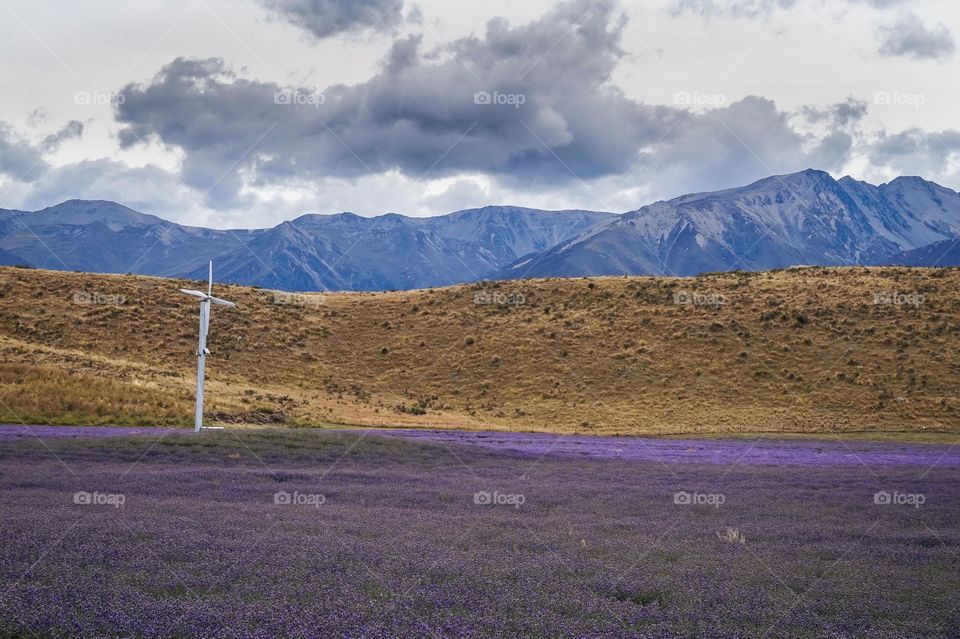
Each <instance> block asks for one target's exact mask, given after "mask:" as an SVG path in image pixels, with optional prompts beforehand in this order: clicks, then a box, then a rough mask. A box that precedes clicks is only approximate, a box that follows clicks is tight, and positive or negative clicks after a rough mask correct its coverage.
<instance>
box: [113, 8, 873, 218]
mask: <svg viewBox="0 0 960 639" xmlns="http://www.w3.org/2000/svg"><path fill="white" fill-rule="evenodd" d="M623 26H624V22H623V19H622V18H621V17H620V16H619V15H618V14H617V13H616V12H615V11H614V10H612V9H610V8H609V7H608V6H607V5H606V4H605V3H592V2H589V1H587V0H577V1H575V2H568V3H564V4H561V5H559V6H558V7H556V8H555V9H554V10H552V11H551V12H550V13H548V14H546V15H545V16H544V17H542V18H541V19H539V20H537V21H535V22H532V23H530V24H528V25H524V26H517V27H511V26H510V25H509V24H508V23H507V21H506V20H503V19H495V20H492V21H491V22H490V23H489V24H488V26H487V31H486V33H485V34H484V36H483V37H482V38H481V37H468V38H464V39H461V40H457V41H455V42H452V43H450V44H447V45H444V46H442V47H440V48H437V49H434V50H430V51H426V52H424V51H423V50H422V49H423V47H422V44H421V40H420V38H419V37H416V36H411V37H408V38H406V39H402V40H399V41H397V42H395V43H394V45H393V47H392V48H391V50H390V52H389V54H388V55H387V56H386V57H385V59H384V60H383V61H382V63H381V67H380V71H379V73H378V74H377V75H376V76H375V77H373V78H372V79H370V80H369V81H368V82H366V83H363V84H359V85H353V86H345V85H338V86H333V87H329V88H328V89H326V90H325V91H324V92H323V93H322V94H321V93H316V92H315V90H314V89H312V88H289V87H279V86H277V85H275V84H271V83H266V82H259V81H252V80H247V79H243V78H239V77H236V76H235V75H233V74H232V73H231V72H230V71H229V70H228V69H227V68H226V66H225V65H224V63H223V62H222V61H221V60H211V59H208V60H184V59H178V60H175V61H174V62H173V63H171V64H170V65H168V66H166V67H165V68H164V69H163V70H162V71H161V72H160V73H159V74H158V75H157V76H156V77H155V78H154V79H153V81H152V82H150V83H149V84H146V85H130V86H127V87H125V88H124V89H123V91H122V96H123V100H118V105H117V107H116V108H117V113H116V115H117V119H118V120H119V121H120V122H121V123H123V124H124V125H125V126H124V128H123V129H122V130H121V134H120V139H121V143H122V144H123V145H124V146H125V147H129V146H131V145H134V144H137V143H139V142H142V141H145V140H150V139H158V140H160V141H161V142H162V143H164V144H166V145H168V146H169V147H172V148H176V149H180V150H182V151H183V153H184V161H183V165H182V169H181V172H182V173H181V175H182V179H183V180H184V182H185V183H186V184H188V185H189V186H191V187H193V188H195V189H198V190H200V191H201V192H203V193H205V194H206V197H207V203H208V205H210V206H214V207H217V208H230V207H235V206H238V205H241V204H243V203H245V202H246V200H244V199H243V196H242V195H241V193H242V191H243V187H244V186H245V185H278V184H283V183H285V182H288V181H289V182H297V181H301V182H302V181H311V180H317V179H322V178H325V177H331V176H333V177H345V178H355V177H359V176H364V175H369V174H380V173H383V172H386V171H393V170H395V171H399V172H401V173H402V174H404V175H406V176H408V177H412V178H414V179H418V178H421V177H423V176H425V175H426V176H429V177H431V178H433V177H439V176H445V175H454V174H458V173H464V172H480V173H484V174H487V175H492V176H494V177H496V178H497V179H498V180H499V181H500V182H501V183H503V184H506V185H508V186H511V187H516V188H529V187H533V186H541V187H543V186H545V185H546V186H549V185H568V184H577V183H580V182H585V181H589V180H591V179H594V178H599V177H605V176H620V175H622V174H625V173H629V172H630V171H632V170H640V169H648V170H649V172H647V173H646V174H645V175H644V176H643V179H644V180H645V181H649V180H659V177H658V175H659V173H661V172H666V173H668V174H670V173H675V175H671V176H668V177H669V179H671V180H672V179H673V178H676V179H677V180H681V177H680V174H681V173H682V172H684V171H686V173H687V174H688V175H689V176H693V177H694V179H686V180H682V181H683V183H684V184H685V185H690V186H692V187H693V188H698V185H707V186H713V185H730V184H735V183H736V181H737V180H739V179H742V178H743V176H748V177H749V178H750V179H754V178H756V177H759V176H760V175H763V174H765V173H767V172H769V171H768V169H770V170H783V171H787V170H794V169H802V168H806V167H808V166H825V167H828V166H832V165H833V164H834V163H835V162H837V161H839V160H841V159H843V156H844V154H845V153H846V152H848V151H849V147H850V145H851V138H850V136H849V135H847V134H845V133H842V132H840V131H839V130H836V129H837V127H838V124H837V122H838V121H841V120H847V119H849V118H853V117H859V116H857V113H858V109H860V108H861V107H860V106H858V105H856V104H855V103H849V104H842V105H838V106H836V107H833V111H831V112H830V113H828V114H826V115H824V116H823V117H824V118H826V120H828V121H829V123H828V125H827V126H826V127H825V128H826V129H829V130H828V132H827V133H826V134H825V135H824V136H822V137H821V138H814V137H811V136H810V135H806V134H801V133H798V132H796V131H795V130H794V129H792V128H791V126H790V122H789V116H788V114H786V113H783V112H781V111H779V110H778V109H777V108H776V106H775V105H774V103H773V102H772V101H770V100H766V99H762V98H757V97H750V98H747V99H745V100H742V101H740V102H737V103H734V104H731V105H729V106H726V107H724V108H721V109H713V110H709V111H705V112H695V111H691V110H685V109H678V108H672V107H665V106H651V105H645V104H642V103H639V102H636V101H633V100H631V99H629V98H627V97H626V96H624V95H623V94H622V92H620V90H619V89H617V88H616V87H615V86H613V85H612V83H611V81H610V80H611V75H612V73H613V70H614V68H615V67H616V65H617V63H618V61H619V60H620V59H621V57H622V56H623V55H624V53H623V51H622V50H621V48H620V39H621V33H622V29H623ZM744 159H745V160H746V161H744ZM247 197H250V196H247Z"/></svg>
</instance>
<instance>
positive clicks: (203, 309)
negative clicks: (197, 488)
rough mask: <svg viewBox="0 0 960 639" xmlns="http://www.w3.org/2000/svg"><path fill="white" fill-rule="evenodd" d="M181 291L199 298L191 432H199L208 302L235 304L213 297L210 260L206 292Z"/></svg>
mask: <svg viewBox="0 0 960 639" xmlns="http://www.w3.org/2000/svg"><path fill="white" fill-rule="evenodd" d="M180 292H181V293H186V294H187V295H192V296H193V297H199V298H200V346H199V348H197V403H196V408H195V410H194V417H193V432H195V433H199V432H200V429H201V428H203V376H204V370H205V368H206V364H207V355H209V354H210V351H209V350H207V332H208V331H209V329H210V304H211V303H213V304H217V305H219V306H236V304H234V303H233V302H228V301H227V300H222V299H220V298H218V297H214V296H213V295H212V293H213V261H212V260H211V261H210V277H209V279H208V280H207V292H206V293H204V292H202V291H195V290H193V289H189V288H181V289H180Z"/></svg>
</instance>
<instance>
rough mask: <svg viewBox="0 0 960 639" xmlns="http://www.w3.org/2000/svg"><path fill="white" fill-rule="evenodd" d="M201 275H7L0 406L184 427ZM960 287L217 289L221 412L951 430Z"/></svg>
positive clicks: (318, 419)
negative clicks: (190, 292)
mask: <svg viewBox="0 0 960 639" xmlns="http://www.w3.org/2000/svg"><path fill="white" fill-rule="evenodd" d="M186 286H193V287H197V283H195V282H186V281H175V280H164V279H157V278H148V277H133V276H109V275H90V274H81V273H62V272H50V271H39V270H30V269H19V268H0V353H2V357H0V362H2V363H0V420H2V421H9V422H21V421H22V422H26V423H74V424H86V423H121V424H133V423H137V424H187V423H189V421H190V416H191V414H192V401H193V385H194V374H195V365H196V362H195V355H194V351H195V348H196V333H197V326H196V324H197V305H196V304H195V303H194V300H193V299H191V298H188V297H186V296H184V295H182V294H180V293H178V292H177V289H178V288H180V287H186ZM958 291H960V271H957V270H951V269H939V270H929V269H916V270H914V269H907V268H871V269H866V268H848V269H823V268H809V269H807V268H804V269H792V270H787V271H778V272H772V273H730V274H717V275H707V276H701V277H697V278H682V279H681V278H676V279H672V278H652V277H616V278H597V279H575V280H532V281H521V282H501V283H483V284H476V285H468V286H458V287H452V288H445V289H434V290H421V291H409V292H402V293H335V294H322V295H320V294H295V295H292V294H285V293H277V292H273V291H267V290H261V289H256V288H248V287H239V286H218V287H217V289H216V291H215V293H216V294H218V295H220V296H222V297H225V298H227V299H231V300H233V301H235V302H236V303H237V308H236V309H224V308H220V307H214V309H213V318H212V321H211V324H212V336H211V340H210V344H209V347H210V350H211V352H212V356H211V357H210V358H209V360H208V368H207V372H208V388H209V394H208V398H209V401H208V405H207V409H208V412H209V413H210V418H211V419H213V420H220V421H228V422H254V423H278V424H279V423H286V424H293V425H310V424H322V423H343V424H364V425H393V426H400V425H423V426H436V427H462V428H495V429H523V430H546V431H556V432H573V431H577V432H584V433H606V434H614V433H617V434H636V433H654V434H655V433H664V434H666V433H681V432H683V433H690V432H704V433H707V432H721V433H731V432H815V433H823V432H851V431H869V432H879V431H911V432H915V431H928V432H937V431H950V432H957V431H960V427H958V416H960V412H958V411H960V394H958V393H960V358H958V347H960V297H958V295H957V292H958ZM878 301H879V302H880V303H877V302H878ZM887 302H889V303H887Z"/></svg>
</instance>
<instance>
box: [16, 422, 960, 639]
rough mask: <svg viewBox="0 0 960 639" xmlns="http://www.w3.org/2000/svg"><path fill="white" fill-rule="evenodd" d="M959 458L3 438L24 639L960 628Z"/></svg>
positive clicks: (523, 445) (704, 449)
mask: <svg viewBox="0 0 960 639" xmlns="http://www.w3.org/2000/svg"><path fill="white" fill-rule="evenodd" d="M48 431H49V432H48ZM105 435H109V436H105ZM958 452H960V449H955V448H951V447H950V446H948V445H932V444H930V445H921V444H877V443H874V444H867V443H862V442H859V443H856V444H854V443H852V442H816V441H790V442H778V441H772V440H756V441H753V440H747V441H706V440H703V441H691V440H635V439H626V438H624V439H616V438H602V439H600V438H598V439H590V438H583V437H581V438H572V437H567V438H561V439H556V438H555V437H552V436H549V435H543V436H540V435H537V436H530V435H521V434H516V435H511V434H507V435H504V434H497V435H493V434H456V433H454V434H451V433H436V432H415V431H412V432H404V433H389V434H387V435H384V434H383V433H380V432H370V431H367V432H360V431H355V432H349V431H343V432H330V431H315V430H256V431H230V430H227V431H220V432H204V433H202V434H200V435H199V436H197V435H193V434H192V433H186V432H170V431H164V430H149V429H144V430H139V431H135V432H134V431H127V432H126V433H124V432H113V431H106V430H103V431H98V430H95V429H60V428H53V429H43V428H38V429H35V430H34V432H32V433H31V434H30V436H24V435H23V430H20V427H0V507H2V511H3V519H2V524H0V539H2V540H3V543H2V544H0V638H4V639H12V638H14V637H16V638H20V637H40V638H43V639H47V638H55V637H84V638H93V637H139V638H148V637H158V638H160V637H163V638H168V637H184V638H186V637H191V638H192V637H197V638H200V637H202V638H205V639H206V638H217V637H263V638H275V637H285V638H294V637H357V638H359V637H437V638H439V637H678V638H685V637H711V638H712V637H791V638H792V637H810V638H813V637H816V638H821V637H883V638H891V639H892V638H902V637H958V636H960V604H958V598H957V594H956V593H957V592H958V589H960V483H958V482H960V454H958Z"/></svg>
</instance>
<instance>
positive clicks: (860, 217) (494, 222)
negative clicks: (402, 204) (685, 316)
mask: <svg viewBox="0 0 960 639" xmlns="http://www.w3.org/2000/svg"><path fill="white" fill-rule="evenodd" d="M958 238H960V194H958V193H957V192H956V191H953V190H951V189H949V188H946V187H943V186H940V185H937V184H935V183H933V182H929V181H927V180H924V179H922V178H919V177H901V178H897V179H895V180H893V181H891V182H889V183H887V184H882V185H879V186H875V185H872V184H868V183H866V182H862V181H858V180H855V179H853V178H850V177H844V178H841V179H839V180H837V179H834V178H833V177H832V176H830V175H829V174H828V173H826V172H823V171H818V170H813V169H808V170H806V171H801V172H799V173H793V174H790V175H781V176H772V177H769V178H765V179H762V180H759V181H757V182H755V183H753V184H750V185H747V186H743V187H738V188H733V189H727V190H723V191H716V192H711V193H697V194H691V195H684V196H681V197H678V198H674V199H672V200H667V201H661V202H656V203H654V204H650V205H648V206H644V207H642V208H640V209H637V210H635V211H630V212H628V213H623V214H613V213H604V212H594V211H583V210H570V211H541V210H535V209H527V208H520V207H510V206H488V207H484V208H478V209H469V210H464V211H458V212H456V213H451V214H448V215H443V216H438V217H430V218H416V217H406V216H403V215H398V214H395V213H389V214H386V215H381V216H378V217H372V218H368V217H361V216H358V215H354V214H352V213H340V214H336V215H316V214H308V215H303V216H301V217H299V218H297V219H295V220H292V221H288V222H283V223H281V224H279V225H277V226H275V227H273V228H269V229H252V230H251V229H243V230H215V229H205V228H197V227H189V226H183V225H179V224H175V223H173V222H169V221H166V220H163V219H161V218H159V217H156V216H154V215H148V214H144V213H139V212H137V211H134V210H132V209H129V208H127V207H125V206H122V205H120V204H117V203H114V202H106V201H83V200H70V201H67V202H64V203H62V204H59V205H57V206H53V207H50V208H46V209H43V210H41V211H35V212H28V211H16V210H0V264H6V265H25V266H33V267H37V268H45V269H55V270H78V271H89V272H102V273H136V274H143V275H158V276H165V277H186V278H192V279H202V278H203V277H204V275H205V272H206V262H207V260H210V259H213V260H215V262H216V271H217V280H218V281H221V282H226V283H234V284H248V285H256V286H262V287H265V288H271V289H282V290H288V291H317V290H392V289H398V290H402V289H416V288H427V287H435V286H445V285H450V284H457V283H465V282H472V281H480V280H487V279H516V278H527V277H558V276H559V277H575V276H587V275H626V274H629V275H643V274H647V275H679V276H683V275H696V274H698V273H702V272H712V271H729V270H741V269H742V270H768V269H775V268H786V267H790V266H796V265H821V266H839V265H856V264H860V265H880V264H905V265H910V266H935V265H938V266H952V265H958V264H960V249H958V247H957V245H956V243H957V240H958Z"/></svg>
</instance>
